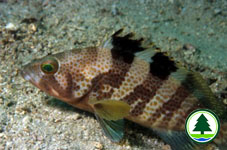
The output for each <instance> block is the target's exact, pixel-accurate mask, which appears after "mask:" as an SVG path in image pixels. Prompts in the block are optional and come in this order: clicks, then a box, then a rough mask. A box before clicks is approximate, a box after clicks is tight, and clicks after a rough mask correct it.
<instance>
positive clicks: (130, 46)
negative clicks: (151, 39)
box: [103, 29, 146, 63]
mask: <svg viewBox="0 0 227 150" xmlns="http://www.w3.org/2000/svg"><path fill="white" fill-rule="evenodd" d="M122 31H123V29H120V30H118V31H117V32H115V33H114V34H113V35H112V36H111V39H109V40H107V41H106V42H105V43H104V45H103V47H104V48H110V49H111V53H112V57H113V58H114V59H121V60H123V61H124V62H126V63H132V62H133V59H134V57H135V53H137V52H141V51H143V50H145V49H146V48H144V47H142V41H143V38H140V39H132V37H133V36H134V34H133V33H128V34H126V35H124V36H121V35H120V34H121V33H122Z"/></svg>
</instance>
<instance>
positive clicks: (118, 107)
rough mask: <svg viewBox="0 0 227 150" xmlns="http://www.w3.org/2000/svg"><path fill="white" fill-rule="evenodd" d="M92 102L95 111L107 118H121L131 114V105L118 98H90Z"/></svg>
mask: <svg viewBox="0 0 227 150" xmlns="http://www.w3.org/2000/svg"><path fill="white" fill-rule="evenodd" d="M89 103H90V104H92V105H93V107H94V110H95V113H96V114H97V115H98V116H99V117H101V118H103V119H106V120H114V121H116V120H119V119H123V118H124V117H126V116H128V115H129V111H130V106H129V105H128V104H127V103H125V102H123V101H117V100H101V101H96V100H90V101H89Z"/></svg>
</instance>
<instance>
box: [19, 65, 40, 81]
mask: <svg viewBox="0 0 227 150" xmlns="http://www.w3.org/2000/svg"><path fill="white" fill-rule="evenodd" d="M34 71H35V69H34V67H32V66H25V67H23V68H22V70H21V71H20V74H21V76H22V77H23V78H24V79H25V80H26V81H29V82H31V83H32V84H35V85H36V84H38V83H39V81H40V77H39V75H38V74H36V72H34Z"/></svg>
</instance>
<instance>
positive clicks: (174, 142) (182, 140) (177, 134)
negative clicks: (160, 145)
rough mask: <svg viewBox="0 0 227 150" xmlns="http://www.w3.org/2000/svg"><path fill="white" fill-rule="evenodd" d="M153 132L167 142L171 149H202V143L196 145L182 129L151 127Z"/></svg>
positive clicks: (203, 147)
mask: <svg viewBox="0 0 227 150" xmlns="http://www.w3.org/2000/svg"><path fill="white" fill-rule="evenodd" d="M153 131H155V133H156V134H157V135H158V136H159V137H160V138H161V139H163V140H164V141H165V142H166V143H167V144H169V145H170V146H171V148H172V150H204V149H205V146H204V145H198V144H196V143H195V142H193V141H192V140H190V139H189V137H188V136H187V135H186V133H185V132H183V131H167V130H161V129H153Z"/></svg>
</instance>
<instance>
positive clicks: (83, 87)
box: [21, 29, 227, 150]
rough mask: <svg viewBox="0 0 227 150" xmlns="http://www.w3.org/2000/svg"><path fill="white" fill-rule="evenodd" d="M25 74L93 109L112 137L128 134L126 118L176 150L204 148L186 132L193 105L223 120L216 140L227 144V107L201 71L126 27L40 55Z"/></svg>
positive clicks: (65, 98) (59, 96) (117, 139)
mask: <svg viewBox="0 0 227 150" xmlns="http://www.w3.org/2000/svg"><path fill="white" fill-rule="evenodd" d="M21 75H22V77H23V78H24V79H25V80H27V81H29V82H31V83H32V84H33V85H34V86H36V87H37V88H39V89H41V90H42V91H44V92H45V93H47V94H49V95H50V96H53V97H55V98H57V99H60V100H62V101H64V102H66V103H68V104H70V105H72V106H74V107H76V108H78V109H82V110H85V111H89V112H92V113H94V114H95V116H96V118H97V121H98V122H99V123H100V125H101V127H102V129H103V132H104V134H105V135H106V136H107V137H108V138H109V139H110V140H111V141H113V142H120V141H121V140H122V139H123V138H124V119H127V120H130V121H132V122H135V123H137V124H139V125H141V126H144V127H147V128H149V129H151V130H153V131H154V132H155V133H156V134H157V135H158V136H159V137H160V138H161V139H163V140H164V141H165V142H166V143H168V144H169V145H170V146H171V148H172V149H175V150H193V149H204V145H199V144H197V143H194V142H193V141H191V140H190V139H189V138H188V137H187V135H186V133H185V120H186V118H187V116H188V115H189V114H190V113H191V112H192V111H193V110H196V109H200V108H207V109H210V110H212V111H213V112H214V113H215V114H216V115H217V116H218V117H219V119H220V120H221V130H220V133H219V135H218V137H217V138H216V139H215V140H214V143H216V144H217V145H218V146H219V147H220V148H223V149H226V148H227V145H226V143H227V122H226V120H227V109H226V106H225V105H224V104H222V102H220V101H218V100H217V99H216V97H215V96H214V94H213V93H212V91H211V90H210V88H209V86H208V84H207V83H206V81H205V80H204V79H203V78H202V76H201V75H200V74H199V73H198V72H194V71H191V70H189V69H186V68H184V67H182V65H181V64H180V63H179V62H176V61H175V60H174V59H173V58H171V57H170V56H168V54H167V53H164V52H162V51H161V50H160V48H158V47H157V46H155V45H154V44H151V45H149V44H148V45H145V44H144V39H143V38H140V39H135V38H134V33H127V34H123V29H120V30H118V31H116V32H115V33H114V34H112V35H111V36H110V37H109V38H108V39H107V40H106V41H105V42H103V43H102V44H101V45H100V46H94V47H87V48H82V49H72V50H69V51H64V52H61V53H57V54H53V55H48V56H45V57H43V58H39V59H36V60H34V61H32V62H31V63H29V64H27V65H25V66H24V67H23V68H22V70H21Z"/></svg>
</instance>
